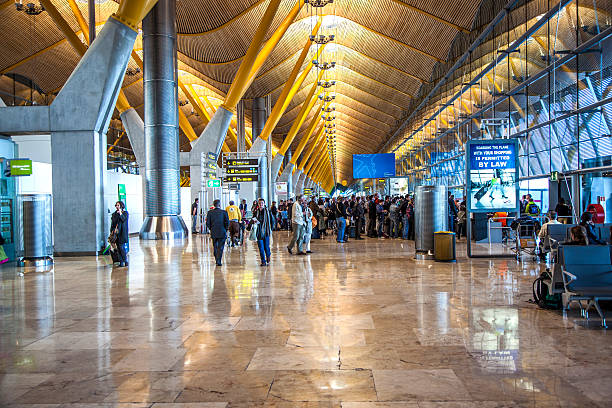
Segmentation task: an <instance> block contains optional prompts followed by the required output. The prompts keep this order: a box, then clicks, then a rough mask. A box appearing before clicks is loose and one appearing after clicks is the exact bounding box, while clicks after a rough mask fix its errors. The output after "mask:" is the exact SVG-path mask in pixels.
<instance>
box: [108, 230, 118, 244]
mask: <svg viewBox="0 0 612 408" xmlns="http://www.w3.org/2000/svg"><path fill="white" fill-rule="evenodd" d="M117 234H118V231H117V228H115V229H114V230H113V231H112V232H111V233H110V235H109V236H108V243H109V244H111V246H112V245H113V244H116V243H117Z"/></svg>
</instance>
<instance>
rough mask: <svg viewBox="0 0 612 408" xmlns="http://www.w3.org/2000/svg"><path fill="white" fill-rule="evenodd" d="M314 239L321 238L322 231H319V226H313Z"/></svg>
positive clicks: (312, 236)
mask: <svg viewBox="0 0 612 408" xmlns="http://www.w3.org/2000/svg"><path fill="white" fill-rule="evenodd" d="M310 238H312V239H321V233H320V232H319V229H318V228H313V229H312V235H311V237H310Z"/></svg>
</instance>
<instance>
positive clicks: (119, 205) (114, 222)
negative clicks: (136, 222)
mask: <svg viewBox="0 0 612 408" xmlns="http://www.w3.org/2000/svg"><path fill="white" fill-rule="evenodd" d="M115 209H116V211H115V212H114V213H113V215H112V216H111V227H110V230H111V234H113V233H114V234H115V244H116V246H117V257H118V260H119V267H125V266H128V261H127V254H126V252H125V244H127V242H128V220H129V214H128V212H127V210H126V209H125V204H123V201H117V202H116V203H115Z"/></svg>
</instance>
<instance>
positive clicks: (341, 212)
mask: <svg viewBox="0 0 612 408" xmlns="http://www.w3.org/2000/svg"><path fill="white" fill-rule="evenodd" d="M346 218H347V214H346V205H345V204H344V198H343V197H338V201H337V202H336V224H337V225H338V235H337V236H336V242H338V243H341V244H343V243H345V242H346V240H345V239H344V230H345V229H346Z"/></svg>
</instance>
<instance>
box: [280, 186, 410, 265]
mask: <svg viewBox="0 0 612 408" xmlns="http://www.w3.org/2000/svg"><path fill="white" fill-rule="evenodd" d="M271 210H272V213H273V214H274V215H275V221H276V224H275V226H274V228H275V229H278V230H289V231H291V232H292V239H291V242H290V243H289V245H288V248H287V249H288V250H289V252H290V253H292V252H293V249H294V246H295V245H296V244H297V245H298V246H297V249H298V254H301V253H302V252H306V253H308V250H306V251H302V250H301V249H300V248H301V247H300V246H299V243H300V242H303V243H306V242H308V240H307V239H302V240H300V237H303V236H304V235H306V236H307V235H309V234H308V232H309V231H311V232H310V235H312V236H314V237H315V238H318V237H320V236H326V235H328V234H330V233H333V234H335V236H336V241H337V242H338V243H345V242H346V241H347V240H348V239H349V238H352V239H356V240H361V239H363V238H362V235H367V236H368V237H371V238H401V239H413V237H414V230H413V220H412V219H413V216H414V205H413V200H412V198H411V197H410V196H408V195H406V196H402V195H399V196H395V197H390V196H386V197H381V196H379V195H378V194H374V195H370V196H354V195H353V196H350V197H337V198H325V199H323V198H316V197H310V198H309V199H307V198H305V197H303V196H298V197H296V199H295V200H293V199H289V200H287V201H284V200H281V201H280V202H279V204H278V206H276V203H275V202H273V203H272V207H271Z"/></svg>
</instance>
